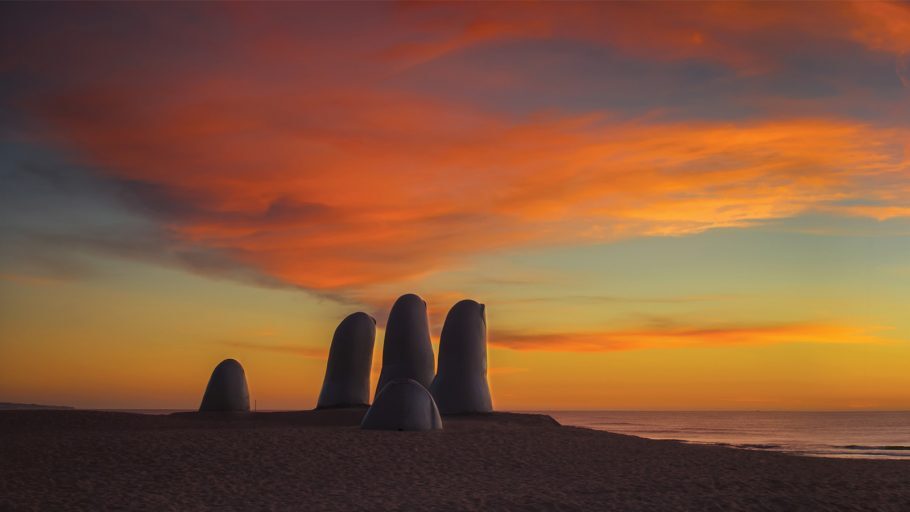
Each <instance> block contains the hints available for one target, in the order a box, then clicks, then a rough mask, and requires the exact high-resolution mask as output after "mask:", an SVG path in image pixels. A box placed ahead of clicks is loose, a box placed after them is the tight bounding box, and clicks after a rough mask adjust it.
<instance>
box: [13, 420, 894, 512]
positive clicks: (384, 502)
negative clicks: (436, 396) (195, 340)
mask: <svg viewBox="0 0 910 512" xmlns="http://www.w3.org/2000/svg"><path fill="white" fill-rule="evenodd" d="M362 414H363V410H327V411H317V412H311V411H307V412H288V413H253V414H248V415H239V416H233V417H230V416H227V417H225V416H219V415H199V414H195V413H186V414H174V415H170V416H152V415H139V414H128V413H111V412H92V411H4V412H0V509H2V510H115V509H119V510H123V509H128V510H210V509H218V510H717V511H725V510H781V511H783V510H885V511H887V510H893V511H906V510H910V462H906V461H888V460H883V461H874V460H838V459H823V458H810V457H799V456H792V455H785V454H780V453H769V452H760V451H749V450H738V449H732V448H724V447H716V446H702V445H687V444H683V443H679V442H675V441H653V440H646V439H641V438H637V437H632V436H625V435H618V434H611V433H607V432H598V431H593V430H587V429H582V428H573V427H562V426H559V425H558V424H557V423H556V422H555V421H554V420H552V419H551V418H549V417H548V416H542V415H525V414H510V413H494V414H489V415H483V416H470V417H446V418H445V429H444V430H442V431H438V432H421V433H415V432H383V431H362V430H360V429H359V428H358V427H357V424H358V422H359V419H360V417H361V415H362Z"/></svg>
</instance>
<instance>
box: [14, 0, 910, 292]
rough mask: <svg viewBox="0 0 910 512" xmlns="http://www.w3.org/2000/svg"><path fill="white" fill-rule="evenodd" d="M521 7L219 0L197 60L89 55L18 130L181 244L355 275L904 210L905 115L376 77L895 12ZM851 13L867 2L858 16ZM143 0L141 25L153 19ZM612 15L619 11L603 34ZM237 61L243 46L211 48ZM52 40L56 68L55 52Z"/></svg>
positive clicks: (345, 279)
mask: <svg viewBox="0 0 910 512" xmlns="http://www.w3.org/2000/svg"><path fill="white" fill-rule="evenodd" d="M524 7H525V6H523V8H522V9H516V8H514V6H513V5H507V4H501V5H488V4H470V5H466V6H463V7H462V6H460V5H459V6H453V5H437V4H433V5H426V6H421V5H418V6H412V5H406V6H403V7H399V8H395V9H394V10H393V11H394V14H393V15H390V18H389V19H390V22H392V23H394V25H395V26H396V27H400V29H401V30H400V31H394V30H387V29H385V30H383V29H381V26H380V25H377V24H366V26H364V27H358V30H360V29H361V28H362V30H363V32H362V38H341V37H340V36H335V35H332V34H325V33H321V32H320V33H318V34H319V35H318V37H317V36H312V37H310V36H308V34H307V33H305V32H301V31H282V30H264V29H263V27H269V26H272V25H273V24H279V25H277V26H281V25H280V23H282V21H281V20H279V19H276V18H277V16H272V17H269V16H266V15H265V14H264V12H265V11H261V10H258V9H257V8H256V7H252V6H232V7H231V8H230V9H228V12H229V13H231V17H230V18H229V19H230V27H231V28H233V29H236V30H238V33H239V34H240V35H239V36H238V38H236V39H230V40H227V41H225V42H224V43H223V46H224V48H222V47H220V46H219V47H218V48H217V50H218V51H217V52H214V53H215V55H212V56H211V57H210V58H209V59H207V61H206V63H204V64H202V63H195V64H198V65H197V66H190V65H187V63H186V62H183V61H180V64H181V65H180V66H177V65H174V66H173V67H169V64H168V65H162V64H160V63H157V66H158V67H155V66H153V65H151V64H150V65H149V66H143V67H142V68H141V69H138V70H136V69H132V68H130V69H128V70H121V71H120V72H119V73H112V74H111V73H107V72H106V71H107V69H106V68H107V67H108V66H112V65H113V64H112V62H120V61H122V60H128V59H113V58H112V60H111V62H108V61H105V60H103V59H102V62H101V64H99V63H97V62H94V61H90V62H88V63H86V65H87V66H89V67H90V68H91V69H93V70H95V69H98V70H99V71H100V72H99V73H98V74H97V75H93V76H92V77H91V79H89V80H84V81H82V82H80V83H79V84H78V85H71V86H69V87H61V88H60V90H59V91H58V92H48V91H46V90H39V91H37V92H33V93H32V94H31V95H30V96H29V98H28V101H27V102H26V104H27V105H26V106H27V112H28V113H29V114H31V115H32V116H34V117H35V118H36V119H40V121H41V122H42V124H41V125H39V126H38V127H37V128H36V129H35V130H33V131H32V133H31V135H32V137H33V140H36V141H38V142H42V143H47V141H52V142H53V143H54V144H56V145H58V146H61V147H64V148H65V149H66V150H68V151H70V152H72V154H74V155H75V157H77V158H79V159H80V160H81V162H82V163H85V164H87V165H89V166H91V167H93V168H96V169H99V172H100V173H102V174H103V175H104V176H106V177H108V178H110V179H111V180H114V181H116V182H117V183H118V184H119V185H120V186H121V187H122V188H123V190H124V191H125V192H124V199H125V200H127V201H129V202H130V203H131V204H132V205H133V206H134V207H136V208H138V209H140V210H142V211H143V212H144V213H147V214H150V215H153V216H155V217H156V218H157V219H158V220H159V221H160V223H161V224H162V225H163V226H164V228H165V229H166V230H167V232H168V233H169V234H170V235H172V236H173V237H174V239H176V240H177V241H178V242H179V243H181V244H186V245H189V246H193V247H201V248H204V249H211V250H213V251H217V252H218V254H224V255H226V256H227V257H229V258H231V259H232V260H234V261H236V262H239V263H240V264H242V265H245V266H248V267H251V268H254V269H256V270H257V271H259V272H260V273H263V274H266V275H268V276H270V277H273V278H275V279H277V280H279V281H281V282H284V283H288V284H292V285H296V286H302V287H306V288H310V289H314V290H321V291H325V292H339V293H342V294H349V295H350V294H352V293H354V291H355V290H360V289H362V288H363V287H365V286H370V285H380V284H386V283H392V282H401V281H406V280H409V279H416V278H419V277H422V276H425V275H428V274H432V273H434V272H439V271H442V270H448V269H451V268H453V267H457V266H458V265H462V264H465V263H466V262H468V261H469V260H470V258H471V257H473V256H475V255H478V254H483V253H487V252H490V251H496V250H503V249H511V248H516V247H530V246H539V245H553V244H579V243H594V242H602V241H609V240H615V239H619V238H625V237H632V236H643V235H685V234H691V233H698V232H702V231H704V230H707V229H712V228H718V227H743V226H750V225H754V224H756V223H760V222H762V221H764V220H767V219H779V218H786V217H790V216H794V215H798V214H800V213H803V212H808V211H816V210H822V211H827V212H832V213H834V214H846V215H862V216H869V217H872V218H876V219H886V218H890V217H894V216H905V215H906V208H905V205H906V204H908V203H910V184H908V172H907V171H908V162H907V153H906V148H907V146H906V141H907V140H910V129H907V128H905V127H900V126H898V127H891V126H876V125H874V124H870V123H869V122H866V121H859V120H854V119H850V118H843V117H837V116H834V115H826V116H820V117H806V116H788V117H778V118H771V117H767V116H759V117H756V118H753V119H748V120H742V121H738V122H731V121H712V120H702V119H694V120H680V121H668V120H666V119H664V118H661V117H660V116H659V115H653V116H642V117H639V118H633V119H629V118H621V117H619V116H618V114H616V113H614V112H610V111H604V110H600V109H592V110H590V111H588V112H587V113H584V114H571V113H566V112H564V111H560V110H550V111H545V112H537V113H534V114H526V115H524V114H523V115H520V116H515V115H508V114H506V113H504V112H501V111H498V110H493V109H488V108H487V109H485V108H481V107H480V106H477V105H475V104H472V103H471V102H469V101H468V100H467V99H463V100H455V99H452V98H449V97H445V96H439V95H433V94H432V91H428V92H426V93H423V94H419V93H416V92H414V91H412V90H408V89H399V88H397V87H396V86H394V84H393V83H392V82H391V78H392V77H394V75H395V73H396V71H395V70H396V69H399V70H400V69H401V68H402V66H404V67H407V66H412V65H414V64H417V63H421V62H427V61H428V60H432V59H434V58H439V57H440V56H442V55H446V54H449V53H452V52H455V51H458V50H459V49H462V48H467V47H470V46H473V45H481V44H486V43H491V42H493V41H498V40H502V41H505V40H520V39H522V38H542V39H561V38H576V39H577V38H581V39H584V40H585V41H594V42H596V43H597V44H603V45H608V46H612V47H616V48H618V49H620V50H621V51H624V52H627V53H630V54H632V55H641V56H645V57H647V58H651V59H655V60H658V61H665V60H678V59H682V60H685V59H692V58H704V59H709V58H710V59H716V60H719V61H721V62H724V63H727V64H729V65H731V66H733V67H735V68H736V69H738V70H739V71H741V72H743V73H747V74H748V73H753V72H757V71H758V70H766V69H769V68H773V67H774V65H775V63H774V59H773V55H771V54H770V53H768V51H767V47H768V46H769V45H766V44H760V43H761V42H762V41H763V40H760V39H761V38H762V37H765V38H767V37H768V36H767V30H770V29H774V30H780V31H789V33H800V34H802V33H804V32H805V31H807V32H806V34H808V35H807V36H806V37H822V36H825V37H828V35H830V34H833V35H830V37H839V38H848V39H850V38H852V39H851V40H856V41H860V42H862V43H863V44H866V45H868V46H870V47H873V48H876V49H878V48H882V49H889V50H896V49H898V48H899V47H900V43H899V41H900V40H901V39H900V37H901V36H900V34H901V31H900V28H901V27H902V26H903V25H901V23H903V22H902V21H900V20H902V19H904V15H905V11H906V9H905V8H903V7H901V6H892V5H890V4H887V5H884V6H872V7H868V8H867V7H863V6H861V5H860V6H851V5H843V6H842V5H835V6H825V7H824V8H822V7H819V6H815V5H803V4H800V5H795V6H791V5H789V4H788V5H783V4H765V3H760V4H740V3H736V4H718V3H711V4H705V5H700V6H699V8H693V7H691V6H690V5H689V4H674V5H671V6H660V7H659V8H658V7H655V6H648V5H638V4H633V5H626V4H606V5H602V4H558V5H556V4H543V5H528V6H526V8H524ZM321 8H324V9H329V8H328V7H321ZM148 9H149V10H151V11H154V9H152V8H148ZM275 9H278V10H279V11H280V12H281V13H284V14H288V13H286V12H285V11H293V10H294V9H297V8H296V7H293V8H292V7H290V6H280V7H275ZM338 9H341V7H339V8H338ZM857 9H858V10H859V11H862V12H865V13H866V17H864V18H862V19H858V20H854V19H853V17H851V16H852V13H853V12H854V10H857ZM867 11H868V12H867ZM156 12H157V15H153V16H150V17H149V24H150V25H152V26H154V27H158V26H159V25H160V26H162V27H163V26H166V24H165V23H164V22H165V21H166V20H167V18H168V17H167V16H166V15H164V14H163V13H162V12H160V11H156ZM276 12H277V11H276ZM297 14H298V15H299V14H300V13H299V12H298V13H297ZM336 14H337V13H336ZM545 14H553V16H548V15H545ZM248 15H249V16H248ZM263 16H265V18H267V19H266V20H265V22H263V20H262V19H260V18H261V17H263ZM883 16H884V17H888V18H893V19H894V20H896V21H894V22H893V23H891V24H889V25H888V27H889V28H887V30H886V33H887V35H886V36H883V39H875V38H874V37H873V33H872V32H871V29H870V28H869V27H871V26H873V25H874V23H872V21H870V20H873V21H874V20H876V19H879V18H881V17H883ZM382 19H385V18H382ZM245 20H252V21H245ZM605 20H609V21H610V23H611V26H612V24H615V25H616V27H615V28H616V29H615V30H612V29H611V30H604V28H603V27H604V25H603V22H604V21H605ZM246 23H249V25H246ZM377 27H380V28H377ZM857 27H859V28H857ZM863 27H865V28H863ZM895 27H896V28H895ZM191 28H192V27H188V26H184V25H183V24H180V25H179V26H177V27H175V28H174V37H190V35H192V36H194V37H198V35H196V34H195V33H194V32H193V31H192V30H190V29H191ZM804 29H805V30H804ZM71 30H75V29H71ZM829 32H830V34H829ZM168 33H170V32H168ZM66 34H68V35H70V36H72V35H73V34H70V33H69V32H67V33H66ZM80 34H81V32H79V31H75V35H80ZM187 34H189V35H187ZM39 36H40V37H38V36H36V37H37V39H38V40H39V41H40V42H42V43H55V44H37V43H36V48H38V49H37V50H34V51H39V55H38V56H39V57H40V56H41V55H43V54H40V52H43V51H46V48H62V49H63V50H62V51H68V45H65V44H56V43H63V42H65V41H66V39H65V38H63V36H61V35H60V34H59V33H56V32H54V33H52V34H49V35H48V34H44V33H42V34H39ZM60 38H63V39H60ZM190 39H191V40H195V39H192V38H190ZM98 44H99V43H98V42H97V41H95V42H94V43H92V42H89V46H90V47H91V48H95V45H98ZM124 44H125V45H126V46H129V45H135V44H139V43H137V42H136V41H129V40H128V41H126V42H125V43H124ZM105 48H108V52H114V53H113V55H114V56H115V57H118V56H119V54H117V53H116V52H117V51H118V49H117V47H111V46H110V45H108V46H105ZM140 48H144V47H142V46H141V45H140ZM213 51H214V50H213ZM23 53H24V54H28V55H31V53H29V52H25V51H24V52H23ZM88 53H89V54H93V55H94V53H92V52H88ZM377 54H379V55H382V57H383V58H382V59H378V62H377V59H376V56H377ZM99 55H102V56H108V57H110V55H111V54H110V53H103V52H99ZM44 58H46V59H47V58H49V57H47V56H45V57H44ZM235 58H236V59H237V62H240V63H242V64H243V65H240V64H238V65H237V66H236V67H234V66H233V65H224V64H223V63H221V61H220V60H219V59H224V60H225V61H226V62H234V60H232V59H235ZM54 59H55V60H54V62H57V61H61V62H63V64H61V66H64V67H65V68H66V69H67V70H68V72H72V70H71V69H70V68H69V67H66V66H68V65H70V60H71V59H66V58H65V57H59V56H56V55H55V56H54ZM19 60H21V59H20V58H16V61H17V62H18V61H19ZM73 61H75V60H73ZM154 62H157V61H154ZM338 62H345V63H346V64H345V65H344V66H339V65H337V63H338ZM390 62H391V63H393V64H394V65H393V66H389V65H388V64H389V63H390ZM191 63H192V62H191ZM218 63H221V65H218ZM80 65H82V64H81V61H80ZM162 66H163V67H162ZM64 74H65V73H64ZM858 202H862V204H870V205H875V206H874V207H872V206H869V207H863V208H858V207H855V204H858ZM850 204H854V206H843V205H850Z"/></svg>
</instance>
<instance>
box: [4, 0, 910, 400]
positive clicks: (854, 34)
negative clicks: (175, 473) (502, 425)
mask: <svg viewBox="0 0 910 512" xmlns="http://www.w3.org/2000/svg"><path fill="white" fill-rule="evenodd" d="M0 75H2V78H0V180H2V181H0V183H2V185H0V401H13V402H37V403H52V404H66V405H74V406H79V407H104V408H194V407H197V406H198V404H199V400H200V399H201V396H202V391H203V389H204V387H205V384H206V381H207V379H208V377H209V374H210V372H211V370H212V369H213V368H214V366H215V365H216V364H217V363H218V362H219V361H220V360H222V359H224V358H227V357H234V358H236V359H238V360H239V361H241V362H242V363H243V365H244V367H245V368H246V372H247V377H248V379H249V385H250V391H251V399H253V400H255V401H256V402H257V404H258V407H259V409H282V408H309V407H312V406H314V405H315V400H316V397H317V395H318V393H319V388H320V385H321V382H322V378H323V372H324V369H325V357H326V355H327V352H328V347H329V344H330V342H331V337H332V333H333V331H334V329H335V326H336V325H337V324H338V322H339V321H340V320H341V319H342V318H344V317H345V316H346V315H347V314H349V313H352V312H354V311H359V310H362V311H366V312H368V313H370V314H372V315H373V316H375V317H376V318H377V320H378V321H379V327H380V329H379V331H378V334H377V344H376V350H375V352H374V367H375V368H374V379H375V378H376V377H378V369H379V368H378V365H379V363H380V359H381V358H380V354H381V350H382V335H383V329H382V328H383V327H384V323H385V319H386V317H387V315H388V309H389V308H390V307H391V304H392V302H393V301H394V300H395V298H396V297H397V296H398V295H401V294H403V293H408V292H413V293H418V294H420V295H421V296H423V297H424V298H425V299H426V300H427V302H428V304H429V306H430V320H431V328H432V329H433V335H434V338H435V337H436V336H437V335H438V333H439V330H440V329H441V327H442V321H443V319H444V318H445V313H446V311H447V310H448V308H449V307H451V306H452V305H453V304H454V303H455V302H457V301H458V300H459V299H462V298H473V299H475V300H477V301H479V302H482V303H485V304H486V305H487V307H486V311H487V319H488V326H489V333H488V335H489V363H490V381H491V388H492V392H493V398H494V405H495V406H496V407H497V408H499V409H516V410H518V409H522V410H528V409H598V408H607V409H614V408H616V409H855V408H867V409H910V370H908V369H910V314H908V313H910V4H907V3H904V4H899V3H865V2H864V3H856V4H851V3H798V4H797V3H777V2H775V3H751V4H746V3H711V4H698V3H670V4H626V3H609V4H607V3H583V4H573V3H546V4H535V3H503V4H484V3H459V4H456V3H451V4H449V3H440V4H435V3H434V4H387V3H381V4H380V3H344V4H304V3H279V4H261V3H255V4H238V3H225V4H215V3H194V4H164V3H162V4H136V3H122V4H108V5H104V4H75V3H70V4H47V3H40V4H35V3H32V4H9V3H4V4H2V5H0Z"/></svg>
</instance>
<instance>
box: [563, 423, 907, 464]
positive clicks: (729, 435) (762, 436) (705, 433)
mask: <svg viewBox="0 0 910 512" xmlns="http://www.w3.org/2000/svg"><path fill="white" fill-rule="evenodd" d="M546 414H549V415H550V416H553V417H554V418H556V420H557V421H559V422H560V423H562V424H563V425H574V426H579V427H587V428H592V429H597V430H607V431H610V432H617V433H620V434H631V435H635V436H639V437H647V438H650V439H677V440H680V441H686V442H690V443H708V444H719V445H728V446H734V447H738V448H746V449H754V450H776V451H783V452H790V453H797V454H802V455H813V456H820V457H851V458H870V459H871V458H875V459H883V458H889V459H907V460H910V411H904V412H758V411H756V412H702V411H698V412H696V411H692V412H675V411H674V412H668V411H546Z"/></svg>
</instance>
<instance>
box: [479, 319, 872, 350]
mask: <svg viewBox="0 0 910 512" xmlns="http://www.w3.org/2000/svg"><path fill="white" fill-rule="evenodd" d="M886 341H887V340H885V339H883V338H879V337H876V336H874V335H872V334H870V333H869V332H868V331H867V330H865V329H860V328H856V327H850V326H841V325H825V324H780V325H761V326H729V327H671V328H661V329H643V330H616V331H601V332H565V333H520V332H510V331H497V332H493V333H491V334H490V343H491V344H492V345H495V346H499V347H503V348H510V349H514V350H542V351H552V352H612V351H619V350H643V349H654V348H693V347H725V346H738V345H769V344H777V343H884V342H886Z"/></svg>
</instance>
